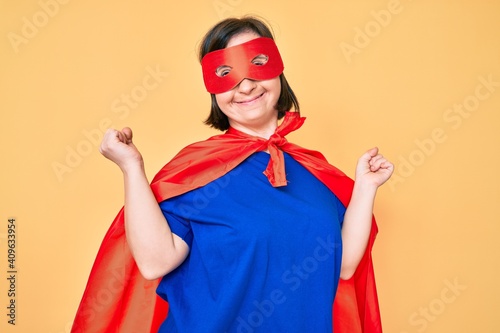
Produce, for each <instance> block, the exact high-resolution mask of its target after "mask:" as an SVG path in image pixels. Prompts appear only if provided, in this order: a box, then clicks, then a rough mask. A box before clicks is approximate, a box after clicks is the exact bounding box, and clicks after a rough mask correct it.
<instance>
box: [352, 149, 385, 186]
mask: <svg viewBox="0 0 500 333" xmlns="http://www.w3.org/2000/svg"><path fill="white" fill-rule="evenodd" d="M393 171H394V165H393V164H392V163H391V162H389V161H388V160H387V159H386V158H385V157H384V156H382V155H380V154H379V153H378V148H377V147H374V148H372V149H370V150H368V151H367V152H366V153H364V154H363V155H362V156H361V157H360V158H359V160H358V164H357V166H356V182H358V181H361V182H366V183H368V184H371V185H374V186H375V187H379V186H380V185H382V184H383V183H385V182H386V181H387V180H388V179H389V178H390V177H391V175H392V173H393Z"/></svg>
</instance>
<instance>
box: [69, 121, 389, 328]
mask: <svg viewBox="0 0 500 333" xmlns="http://www.w3.org/2000/svg"><path fill="white" fill-rule="evenodd" d="M304 120H305V118H301V117H300V115H299V113H298V112H288V113H287V114H286V116H285V119H284V120H283V123H282V124H281V125H280V126H279V127H278V129H277V130H276V133H275V134H274V135H273V136H271V138H270V139H269V140H264V139H262V138H258V137H253V136H249V135H247V134H244V133H242V132H239V131H237V130H234V129H232V128H231V129H229V130H228V131H227V132H226V133H224V134H221V135H217V136H213V137H211V138H209V139H208V140H206V141H202V142H198V143H194V144H192V145H190V146H187V147H186V148H184V149H183V150H181V151H180V152H179V153H178V154H177V155H176V156H175V157H174V158H173V159H172V161H170V162H169V163H168V164H167V165H165V166H164V167H163V168H162V169H161V170H160V172H159V173H158V174H157V175H156V176H155V178H154V179H153V181H152V183H151V188H152V190H153V192H154V194H155V196H156V199H157V200H158V202H161V201H163V200H166V199H168V198H171V197H174V196H177V195H180V194H182V193H185V192H187V191H190V190H193V189H195V188H198V187H201V186H203V185H206V184H208V183H209V182H211V181H213V180H215V179H217V178H219V177H221V176H222V175H224V174H225V173H227V172H228V171H230V170H231V169H233V168H234V167H235V166H237V165H238V164H240V163H241V162H242V161H243V160H245V159H246V158H247V157H248V156H250V155H251V154H253V153H255V152H257V151H261V150H265V149H268V150H269V152H270V154H271V159H270V162H269V165H268V167H267V169H266V170H265V171H264V174H266V176H267V177H268V179H269V181H270V182H271V184H272V185H273V186H284V185H286V178H285V172H284V163H283V153H282V152H283V151H284V152H286V153H288V154H289V155H291V156H292V157H293V158H294V159H295V160H296V161H297V162H299V163H300V164H302V165H303V166H304V167H305V168H306V169H308V170H309V171H310V172H311V173H312V174H313V175H315V176H316V177H317V178H318V179H319V180H320V181H321V182H323V183H324V184H325V185H326V186H327V187H328V188H329V189H330V190H331V191H332V192H333V193H335V195H336V196H337V197H338V198H339V199H340V201H341V202H342V203H343V204H344V205H345V206H347V205H348V204H349V200H350V198H351V193H352V188H353V184H354V182H353V181H352V180H351V179H350V178H349V177H347V176H346V175H345V174H344V173H342V172H341V171H340V170H338V169H337V168H335V167H333V166H332V165H330V164H329V163H328V162H327V161H326V159H325V158H324V157H323V155H321V154H320V153H318V152H315V151H311V150H307V149H304V148H301V147H299V146H297V145H295V144H292V143H289V142H287V141H286V139H285V138H284V136H285V135H286V134H288V133H290V132H291V131H294V130H296V129H297V128H299V127H300V126H302V124H303V122H304ZM123 217H124V214H123V208H122V210H121V211H120V212H119V213H118V216H117V217H116V218H115V220H114V221H113V224H112V225H111V227H110V228H109V230H108V232H107V233H106V236H105V238H104V240H103V242H102V245H101V247H100V249H99V252H98V254H97V257H96V260H95V263H94V266H93V268H92V271H91V273H90V277H89V280H88V283H87V287H86V289H85V292H84V294H83V297H82V301H81V303H80V306H79V308H78V311H77V313H76V318H75V321H74V323H73V328H72V330H71V332H72V333H103V332H106V333H108V332H120V333H156V332H157V331H158V328H159V326H160V325H161V323H162V322H163V320H164V319H165V318H166V316H167V312H168V304H167V303H166V302H165V301H164V300H162V299H161V298H160V297H158V296H157V295H156V287H157V285H158V283H159V281H160V280H159V279H158V280H156V281H147V280H145V279H144V278H143V277H142V276H141V274H140V272H139V270H138V268H137V266H136V264H135V261H134V259H133V258H132V255H131V253H130V250H129V248H128V245H127V242H126V237H125V229H124V218H123ZM376 234H377V225H376V222H375V219H373V220H372V228H371V233H370V238H369V242H368V246H367V248H366V251H365V254H364V256H363V258H362V260H361V262H360V264H359V266H358V268H357V270H356V272H355V274H354V276H353V277H352V278H351V279H349V280H340V282H339V286H338V290H337V295H336V297H335V302H334V307H333V316H334V324H333V328H334V332H335V333H362V332H364V333H381V332H382V326H381V320H380V311H379V306H378V299H377V291H376V287H375V278H374V272H373V264H372V257H371V250H372V246H373V243H374V241H375V236H376Z"/></svg>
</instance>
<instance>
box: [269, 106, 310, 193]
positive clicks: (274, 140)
mask: <svg viewBox="0 0 500 333" xmlns="http://www.w3.org/2000/svg"><path fill="white" fill-rule="evenodd" d="M305 120H306V119H305V118H304V117H301V116H300V113H299V112H287V113H286V114H285V118H284V119H283V122H282V123H281V125H279V126H278V128H276V132H275V133H274V134H273V135H271V137H270V138H269V140H267V142H266V143H267V149H268V150H269V154H270V155H271V158H270V159H269V163H268V164H267V168H266V170H265V171H264V175H266V177H267V179H269V182H270V183H271V185H273V186H274V187H279V186H286V184H287V180H286V172H285V159H284V156H283V151H282V150H283V148H284V147H285V146H286V144H287V143H288V141H287V140H286V139H285V135H287V134H288V133H290V132H293V131H295V130H296V129H298V128H300V127H301V126H302V124H304V121H305ZM284 150H285V151H286V149H284Z"/></svg>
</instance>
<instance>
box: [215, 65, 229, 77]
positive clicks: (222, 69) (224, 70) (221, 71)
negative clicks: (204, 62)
mask: <svg viewBox="0 0 500 333" xmlns="http://www.w3.org/2000/svg"><path fill="white" fill-rule="evenodd" d="M231 69H233V68H232V67H231V66H227V65H222V66H219V67H217V69H216V70H215V74H216V75H217V76H218V77H224V76H226V75H228V74H229V72H231Z"/></svg>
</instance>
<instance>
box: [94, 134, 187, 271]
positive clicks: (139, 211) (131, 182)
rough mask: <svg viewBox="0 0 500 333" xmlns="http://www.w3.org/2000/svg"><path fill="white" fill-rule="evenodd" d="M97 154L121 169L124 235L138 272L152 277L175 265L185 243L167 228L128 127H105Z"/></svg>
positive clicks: (179, 261) (184, 250) (185, 248)
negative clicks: (123, 186) (106, 129)
mask: <svg viewBox="0 0 500 333" xmlns="http://www.w3.org/2000/svg"><path fill="white" fill-rule="evenodd" d="M100 151H101V153H102V154H103V155H104V156H105V157H106V158H108V159H109V160H111V161H113V162H114V163H116V164H117V165H118V166H119V167H120V169H121V170H122V173H123V177H124V185H125V234H126V237H127V242H128V244H129V247H130V249H131V252H132V256H133V257H134V259H135V261H136V263H137V266H138V268H139V271H140V272H141V274H142V275H143V276H144V278H146V279H148V280H154V279H157V278H160V277H162V276H163V275H165V274H167V273H169V272H170V271H172V270H173V269H175V268H176V267H177V266H179V265H180V264H181V263H182V262H183V261H184V259H185V258H186V256H187V255H188V253H189V247H188V245H187V244H186V243H185V242H184V241H183V240H182V239H181V238H180V237H179V236H177V235H175V234H173V233H172V231H171V230H170V228H169V226H168V223H167V221H166V219H165V217H164V215H163V213H162V211H161V209H160V207H159V205H158V202H157V201H156V199H155V196H154V194H153V192H152V190H151V187H150V186H149V182H148V179H147V177H146V173H145V171H144V162H143V159H142V156H141V154H140V152H139V151H138V149H137V148H136V146H135V145H134V144H133V142H132V130H131V129H130V128H128V127H126V128H124V129H123V130H122V131H117V130H113V129H109V130H108V131H107V132H106V133H105V135H104V138H103V141H102V143H101V147H100Z"/></svg>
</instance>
